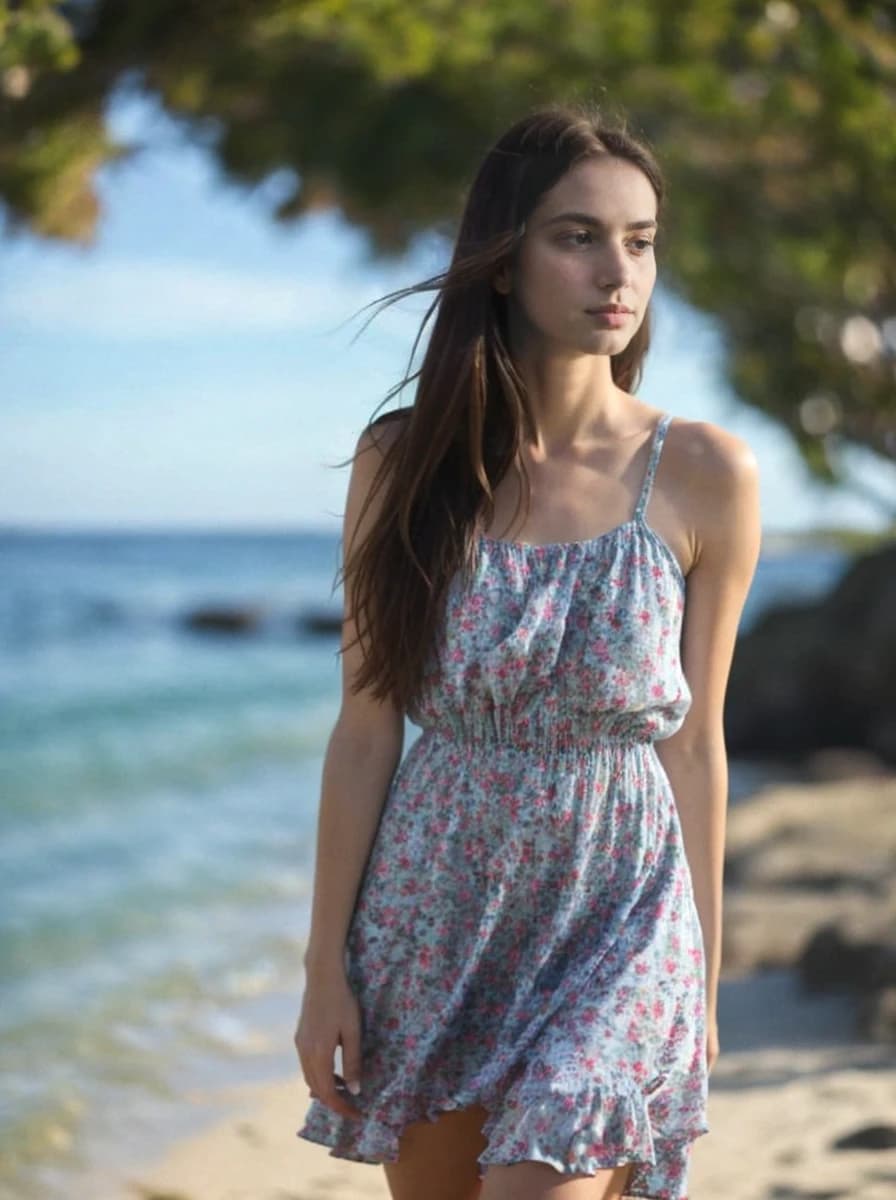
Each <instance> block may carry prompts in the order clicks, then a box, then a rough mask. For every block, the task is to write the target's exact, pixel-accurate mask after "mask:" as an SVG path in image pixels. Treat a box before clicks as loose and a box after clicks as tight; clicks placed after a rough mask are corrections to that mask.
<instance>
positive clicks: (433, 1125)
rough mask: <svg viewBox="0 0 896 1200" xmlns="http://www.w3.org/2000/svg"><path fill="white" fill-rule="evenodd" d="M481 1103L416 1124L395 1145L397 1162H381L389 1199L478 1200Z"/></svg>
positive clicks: (483, 1114)
mask: <svg viewBox="0 0 896 1200" xmlns="http://www.w3.org/2000/svg"><path fill="white" fill-rule="evenodd" d="M487 1116H488V1110H487V1109H485V1108H483V1107H482V1106H481V1105H479V1104H476V1105H472V1106H471V1107H470V1108H459V1109H452V1110H451V1111H450V1112H446V1113H441V1114H440V1115H439V1117H438V1118H437V1119H436V1120H435V1121H426V1120H424V1121H415V1122H414V1123H413V1124H412V1125H408V1126H407V1127H406V1129H405V1130H404V1132H403V1134H402V1136H401V1138H400V1140H399V1143H398V1162H394V1163H383V1169H384V1171H385V1172H386V1182H387V1183H388V1185H389V1191H390V1192H391V1193H392V1200H421V1198H422V1197H426V1200H476V1198H477V1197H478V1196H479V1192H480V1188H481V1186H482V1185H481V1184H480V1182H479V1177H478V1167H477V1163H476V1160H477V1158H478V1157H479V1155H480V1154H481V1153H482V1151H483V1150H484V1149H485V1147H486V1145H487V1142H486V1139H485V1138H484V1137H483V1135H482V1123H483V1122H484V1121H485V1118H486V1117H487Z"/></svg>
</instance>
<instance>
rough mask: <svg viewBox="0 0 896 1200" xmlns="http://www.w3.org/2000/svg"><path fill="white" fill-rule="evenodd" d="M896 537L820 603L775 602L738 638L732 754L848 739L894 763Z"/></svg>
mask: <svg viewBox="0 0 896 1200" xmlns="http://www.w3.org/2000/svg"><path fill="white" fill-rule="evenodd" d="M894 613H896V543H888V544H887V545H885V546H883V547H881V548H879V549H877V550H875V551H873V552H871V553H870V554H866V555H863V556H861V557H860V558H857V559H856V560H855V561H854V562H853V563H852V565H851V566H850V567H849V568H848V569H847V571H846V573H845V574H844V576H843V577H842V578H841V579H840V581H839V583H838V584H837V585H836V586H835V587H834V588H833V589H832V591H831V592H830V593H829V594H828V595H827V596H826V597H824V598H823V599H822V600H821V601H818V602H814V603H799V604H788V605H783V606H779V607H777V608H774V609H771V610H769V611H768V612H766V613H765V614H764V615H763V616H762V617H761V618H760V619H759V621H758V622H757V623H756V625H755V627H754V628H753V629H751V630H750V632H749V633H746V634H744V635H743V636H742V637H741V638H739V639H738V643H737V648H736V652H735V655H734V661H733V663H732V667H731V677H730V680H729V684H728V692H727V696H726V703H725V740H726V745H727V747H728V751H729V753H730V754H732V755H735V756H736V755H741V756H744V757H749V756H751V755H780V756H781V757H785V758H787V757H799V756H802V755H805V754H807V753H810V752H811V751H813V750H816V749H821V748H824V747H839V746H843V747H847V746H854V747H860V748H863V749H867V750H870V751H872V752H873V753H875V754H877V755H879V756H880V757H881V758H882V759H884V760H885V761H886V762H888V763H896V689H894V688H893V686H892V680H893V678H894V676H896V621H894V619H893V614H894Z"/></svg>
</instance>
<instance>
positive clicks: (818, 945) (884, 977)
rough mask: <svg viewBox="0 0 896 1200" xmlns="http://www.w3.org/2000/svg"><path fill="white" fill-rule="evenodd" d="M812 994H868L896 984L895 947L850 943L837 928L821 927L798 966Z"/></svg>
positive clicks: (867, 942) (804, 982) (868, 942)
mask: <svg viewBox="0 0 896 1200" xmlns="http://www.w3.org/2000/svg"><path fill="white" fill-rule="evenodd" d="M796 966H797V969H798V971H799V975H800V979H801V980H802V982H803V984H804V985H805V986H806V987H807V988H808V989H809V990H810V991H832V990H833V991H837V990H844V991H867V990H869V989H876V988H883V987H886V986H888V985H890V984H896V946H894V945H888V944H887V943H886V942H882V941H850V940H849V939H848V938H846V937H844V935H843V933H842V932H841V930H840V928H839V926H837V925H836V924H828V925H822V926H821V927H820V928H818V929H816V930H815V931H814V933H813V934H812V935H811V937H810V938H809V940H808V941H807V943H806V945H805V947H804V949H803V952H802V954H801V955H800V956H799V958H798V959H797V962H796Z"/></svg>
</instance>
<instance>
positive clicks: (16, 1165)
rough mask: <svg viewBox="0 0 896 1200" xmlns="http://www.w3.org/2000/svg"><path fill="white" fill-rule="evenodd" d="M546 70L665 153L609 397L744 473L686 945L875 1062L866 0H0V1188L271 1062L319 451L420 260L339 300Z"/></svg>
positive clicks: (893, 527)
mask: <svg viewBox="0 0 896 1200" xmlns="http://www.w3.org/2000/svg"><path fill="white" fill-rule="evenodd" d="M552 99H569V100H577V99H587V100H591V101H594V102H596V103H598V104H599V105H601V106H602V107H603V108H604V109H605V110H606V112H607V113H608V114H609V115H610V116H616V115H622V116H624V117H625V118H627V120H628V122H629V124H630V126H631V127H632V128H633V130H634V132H635V133H636V134H641V135H643V136H645V137H646V138H647V139H648V140H649V142H650V143H651V145H652V146H653V148H654V149H655V151H656V153H657V155H658V157H659V159H660V161H661V164H662V166H663V168H664V170H665V172H666V175H667V181H668V187H669V192H668V201H667V208H666V220H665V230H664V233H665V236H664V238H663V239H662V240H661V241H660V243H659V251H658V268H659V282H658V286H657V291H656V293H655V300H654V311H655V338H654V344H653V347H652V350H651V352H650V354H649V356H648V358H647V361H646V366H645V374H644V379H643V382H642V384H641V386H640V388H639V394H640V395H641V396H642V397H643V399H644V400H645V401H646V402H648V403H651V404H654V405H656V406H658V407H661V408H663V409H666V410H669V411H672V412H673V413H675V414H677V415H680V416H684V417H691V418H694V419H701V420H709V421H713V422H716V423H718V424H720V425H723V426H724V427H726V428H728V429H730V430H732V431H734V432H735V433H737V434H739V435H741V436H743V437H744V438H746V439H747V440H748V441H749V443H750V444H751V445H752V447H753V448H754V450H755V452H756V455H757V457H758V459H759V464H760V470H761V477H762V505H763V510H762V514H763V526H764V533H763V552H762V559H761V562H760V565H759V569H758V572H757V575H756V579H755V583H754V586H753V590H752V592H751V595H750V597H749V600H748V603H747V608H746V611H745V613H744V619H743V623H742V628H741V631H740V639H739V642H738V648H737V652H736V656H735V664H734V668H733V671H732V679H731V685H730V690H729V699H728V707H727V711H726V734H727V737H728V743H729V751H730V753H731V800H732V826H731V828H732V835H731V836H732V841H731V850H730V859H729V862H728V865H727V868H726V888H727V889H728V895H727V897H726V922H727V927H726V948H725V949H726V972H727V975H728V976H730V978H732V979H733V978H735V977H737V976H743V975H744V974H745V973H746V974H749V973H751V972H761V971H766V972H768V971H770V970H779V971H786V972H788V974H787V975H786V978H787V979H791V978H792V979H793V980H794V981H796V980H797V979H798V980H799V981H800V983H801V986H802V987H803V988H806V987H811V988H814V989H816V990H826V989H829V988H835V989H838V990H840V991H844V992H845V993H847V994H849V995H850V996H853V998H854V1000H855V1004H854V1007H853V1008H851V1009H850V1012H851V1013H853V1014H854V1019H855V1028H854V1033H855V1036H856V1037H857V1038H862V1039H864V1041H865V1042H866V1043H868V1044H869V1045H870V1044H873V1046H874V1047H875V1049H874V1051H873V1053H872V1060H873V1061H875V1062H876V1063H877V1064H878V1065H879V1064H880V1062H882V1061H884V1060H885V1059H886V1056H887V1055H888V1054H890V1053H892V1046H893V1044H894V1042H896V969H894V966H893V957H894V943H893V940H892V939H893V935H892V929H893V923H892V922H893V917H894V916H896V882H894V865H893V864H894V858H896V844H894V834H893V828H894V821H893V806H894V803H896V793H894V788H893V769H894V764H896V692H894V690H893V687H892V680H893V678H894V676H896V632H894V631H896V621H894V614H896V548H894V534H896V463H894V459H896V397H894V387H896V246H894V232H893V214H894V212H896V171H894V167H896V119H894V118H896V17H894V12H893V8H892V6H891V5H890V4H886V3H859V2H852V3H848V2H846V0H826V2H824V3H818V4H812V5H806V4H794V3H788V2H784V0H770V2H768V3H738V4H734V3H732V4H727V3H722V4H719V3H710V2H708V0H704V2H697V0H679V2H678V3H676V4H675V5H671V4H670V5H664V4H655V3H654V4H651V3H646V2H645V3H641V2H637V0H635V2H631V0H630V2H627V3H626V4H625V5H624V6H623V5H618V4H615V3H604V2H602V0H505V2H504V3H501V4H494V5H485V6H483V5H482V4H480V3H475V2H473V0H453V2H452V3H447V2H445V0H424V2H421V3H418V4H415V5H413V6H410V5H408V6H402V5H397V4H394V3H392V2H391V0H304V2H298V0H296V2H283V0H281V2H274V0H257V2H256V3H251V4H250V3H238V2H234V3H220V2H219V3H211V2H210V0H194V2H193V3H190V4H179V5H178V4H157V3H150V2H148V0H129V2H128V3H124V2H123V0H106V2H103V0H77V2H75V0H73V2H72V3H65V4H51V3H45V2H43V0H32V2H30V3H29V2H27V0H25V2H22V3H5V4H3V3H0V211H2V221H3V234H4V236H3V240H2V243H0V363H2V368H0V370H2V392H0V396H2V437H0V481H2V482H0V640H2V662H0V1056H2V1074H3V1085H2V1087H3V1093H2V1099H0V1121H2V1128H0V1196H2V1197H6V1196H9V1197H11V1198H12V1197H15V1198H16V1200H30V1198H31V1197H45V1198H47V1200H55V1198H56V1197H61V1196H63V1195H65V1196H69V1195H71V1194H80V1195H85V1196H88V1195H99V1192H97V1191H91V1186H92V1185H91V1184H90V1183H89V1182H88V1181H89V1180H91V1179H93V1178H94V1176H93V1175H92V1174H91V1173H92V1172H93V1171H95V1170H96V1169H97V1164H104V1165H108V1164H109V1163H110V1162H114V1161H118V1162H119V1163H126V1162H127V1161H129V1160H130V1159H131V1158H133V1157H135V1156H140V1155H145V1154H146V1153H148V1149H147V1148H148V1147H151V1146H153V1145H156V1144H161V1143H162V1142H163V1141H164V1140H165V1139H166V1138H170V1137H173V1136H174V1135H175V1134H177V1135H182V1134H183V1133H184V1130H185V1128H187V1129H188V1128H189V1126H190V1122H191V1121H193V1120H196V1117H195V1114H194V1113H193V1110H192V1109H191V1108H190V1106H189V1105H188V1104H187V1102H186V1097H187V1096H188V1095H189V1094H190V1093H191V1091H195V1089H197V1088H198V1089H202V1088H206V1087H213V1086H217V1085H222V1084H227V1083H228V1082H232V1081H237V1080H238V1081H245V1080H247V1079H255V1080H259V1081H263V1080H266V1079H269V1078H273V1077H275V1076H278V1077H279V1076H282V1075H284V1074H285V1073H288V1072H289V1071H290V1070H292V1069H293V1067H294V1057H295V1056H294V1051H293V1048H292V1044H291V1038H292V1030H293V1026H294V1021H295V1017H296V1015H297V1012H298V1006H299V1002H300V997H301V989H302V970H301V957H302V950H303V937H304V934H305V931H306V928H307V919H308V906H309V901H310V887H311V870H312V866H313V848H314V833H315V823H316V808H317V803H318V791H317V789H318V786H319V780H320V769H321V764H322V755H323V751H324V746H325V742H326V738H327V736H328V734H329V731H330V728H331V726H332V722H333V720H334V719H335V716H336V711H337V706H338V701H339V661H338V657H337V648H338V634H337V632H336V623H335V621H334V616H335V614H337V613H338V611H339V608H340V603H341V599H340V596H339V595H338V594H337V593H336V591H335V590H334V588H333V581H334V572H335V570H336V567H337V564H338V560H339V545H338V538H339V529H340V521H341V515H342V508H343V503H344V497H345V488H346V484H347V478H348V472H347V469H345V468H339V467H338V466H337V465H336V464H337V463H338V462H340V461H341V460H343V459H345V458H346V457H347V456H348V455H349V454H350V453H351V451H352V449H353V447H354V444H355V440H356V438H357V436H358V434H359V432H360V430H361V428H362V426H363V424H364V423H365V421H366V420H367V418H368V417H369V416H370V414H371V413H372V411H373V409H374V407H375V406H376V404H378V403H379V401H380V400H381V399H382V397H383V396H384V394H385V393H386V391H387V390H388V389H389V387H391V386H392V385H393V384H394V383H395V382H396V381H397V380H398V379H399V378H400V377H401V376H402V374H403V373H404V372H405V370H406V369H407V366H408V359H409V355H410V352H411V346H412V342H413V338H414V335H415V333H416V331H417V328H418V326H419V323H420V320H421V318H422V316H423V313H424V312H425V308H426V304H427V303H428V298H427V297H424V298H422V299H421V298H419V297H418V298H415V299H414V300H413V301H404V302H402V303H401V304H398V305H395V306H393V307H392V308H390V309H388V310H387V311H386V312H384V313H383V314H382V315H381V316H379V317H377V318H376V319H375V320H374V321H373V323H372V324H371V325H370V326H369V327H368V328H367V329H365V330H364V332H363V333H362V334H361V336H358V334H359V333H360V330H361V325H362V323H363V319H366V316H365V318H363V319H362V318H360V317H357V316H353V314H357V312H358V310H359V309H360V308H361V307H362V305H364V304H366V303H367V302H368V301H371V300H373V299H374V298H376V297H378V296H381V295H383V294H384V293H385V292H387V291H390V290H392V289H395V288H398V287H401V286H403V285H406V284H410V283H412V282H416V281H418V280H420V279H422V278H424V277H425V276H428V275H431V274H433V273H435V272H436V271H438V270H440V269H441V268H442V267H443V266H444V265H445V264H446V262H447V258H448V255H449V253H450V248H451V241H452V236H453V231H454V228H455V224H454V223H455V221H456V218H457V216H458V215H459V212H460V208H461V205H462V202H463V195H464V189H465V187H466V186H467V184H468V182H469V178H470V175H471V172H472V171H473V170H474V168H475V166H476V164H477V163H478V161H479V159H480V157H481V155H482V153H483V152H484V151H485V150H486V149H487V147H488V145H489V144H490V142H491V141H492V140H493V138H494V137H495V136H497V134H498V133H499V132H500V131H501V130H502V129H503V128H504V127H505V126H506V125H507V124H509V123H510V122H511V121H513V120H514V119H516V118H517V117H518V116H519V115H521V114H523V113H524V112H526V111H527V110H528V109H529V108H530V107H532V106H533V105H535V104H537V103H539V102H541V101H546V100H552ZM421 353H422V351H418V359H417V362H419V356H420V354H421ZM412 399H413V396H412V395H410V394H407V393H406V394H404V395H403V396H401V397H399V399H398V401H397V402H400V403H410V402H411V401H412ZM414 736H415V730H414V729H413V727H410V726H409V727H408V739H407V743H406V744H407V745H410V743H411V741H412V740H413V737H414ZM776 789H777V790H776ZM782 789H783V790H782ZM748 810H749V813H748ZM740 814H744V816H743V817H742V818H741V816H740ZM741 820H743V822H745V823H744V824H742V825H740V824H737V822H738V821H741ZM888 956H889V957H888ZM888 964H889V965H888ZM782 978H785V976H782ZM850 1003H851V1004H852V1003H853V1002H852V1000H851V1001H850ZM735 1007H736V1006H734V1005H733V1004H732V1007H731V1011H732V1012H734V1011H735ZM850 1019H851V1020H852V1018H850ZM732 1036H733V1038H734V1041H735V1042H736V1041H737V1037H736V1031H734V1030H733V1028H732ZM724 1041H725V1039H724V1037H723V1051H724ZM299 1116H301V1112H300V1110H299V1109H297V1111H296V1122H295V1124H296V1125H298V1123H299V1122H298V1117H299ZM891 1116H892V1114H891ZM894 1178H896V1176H894ZM731 1194H732V1195H733V1193H731ZM776 1194H777V1193H776ZM788 1194H789V1193H788ZM837 1194H847V1193H845V1192H844V1193H837ZM849 1194H856V1195H858V1194H859V1193H858V1192H855V1193H852V1192H850V1193H849ZM862 1194H863V1195H864V1194H865V1193H862ZM868 1194H869V1195H870V1193H868Z"/></svg>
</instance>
